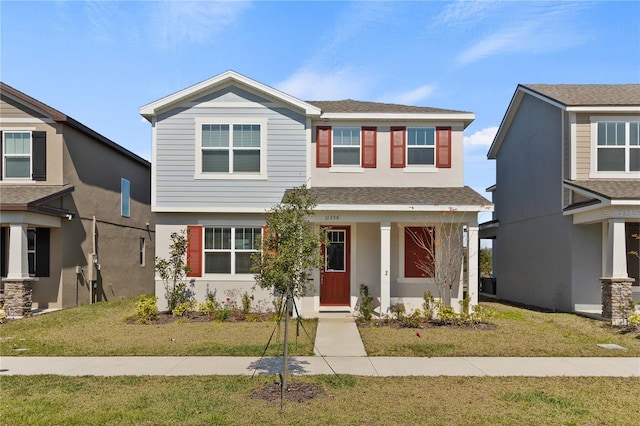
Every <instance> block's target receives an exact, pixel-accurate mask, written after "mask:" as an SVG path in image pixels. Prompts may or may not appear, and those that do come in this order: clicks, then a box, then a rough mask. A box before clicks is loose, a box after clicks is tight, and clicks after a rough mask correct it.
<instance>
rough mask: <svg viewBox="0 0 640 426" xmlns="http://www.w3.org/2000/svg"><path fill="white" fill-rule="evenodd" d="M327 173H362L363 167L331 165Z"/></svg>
mask: <svg viewBox="0 0 640 426" xmlns="http://www.w3.org/2000/svg"><path fill="white" fill-rule="evenodd" d="M329 173H364V169H363V168H362V167H360V166H333V167H331V168H330V169H329Z"/></svg>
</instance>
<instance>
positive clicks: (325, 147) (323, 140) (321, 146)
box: [316, 126, 331, 167]
mask: <svg viewBox="0 0 640 426" xmlns="http://www.w3.org/2000/svg"><path fill="white" fill-rule="evenodd" d="M316 167H331V127H320V126H319V127H317V128H316Z"/></svg>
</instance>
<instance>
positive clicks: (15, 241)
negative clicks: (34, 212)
mask: <svg viewBox="0 0 640 426" xmlns="http://www.w3.org/2000/svg"><path fill="white" fill-rule="evenodd" d="M7 278H8V279H15V278H18V279H20V278H29V258H28V256H27V224H26V223H11V224H10V225H9V265H8V268H7Z"/></svg>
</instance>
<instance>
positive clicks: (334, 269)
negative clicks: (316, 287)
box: [320, 226, 351, 306]
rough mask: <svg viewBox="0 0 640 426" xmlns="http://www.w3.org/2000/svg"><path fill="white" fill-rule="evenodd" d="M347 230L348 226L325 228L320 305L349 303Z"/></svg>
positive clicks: (349, 248)
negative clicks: (325, 240) (325, 237)
mask: <svg viewBox="0 0 640 426" xmlns="http://www.w3.org/2000/svg"><path fill="white" fill-rule="evenodd" d="M349 230H350V228H349V227H348V226H333V227H331V228H327V244H326V245H323V246H322V251H323V253H322V254H323V257H324V265H323V267H322V270H321V271H320V305H321V306H349V305H350V295H351V281H350V278H349V271H350V260H351V259H350V258H351V256H350V251H351V247H350V243H349V241H350V238H349Z"/></svg>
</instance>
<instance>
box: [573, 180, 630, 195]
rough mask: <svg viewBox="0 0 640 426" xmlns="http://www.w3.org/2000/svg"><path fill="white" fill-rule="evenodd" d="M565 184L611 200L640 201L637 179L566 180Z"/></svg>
mask: <svg viewBox="0 0 640 426" xmlns="http://www.w3.org/2000/svg"><path fill="white" fill-rule="evenodd" d="M564 183H565V184H566V185H569V186H572V187H575V188H579V189H583V190H586V191H589V192H591V193H593V194H594V195H598V196H600V197H604V198H607V199H609V200H640V182H638V181H637V180H635V179H611V180H601V179H597V180H596V179H589V180H565V181H564Z"/></svg>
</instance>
